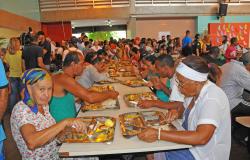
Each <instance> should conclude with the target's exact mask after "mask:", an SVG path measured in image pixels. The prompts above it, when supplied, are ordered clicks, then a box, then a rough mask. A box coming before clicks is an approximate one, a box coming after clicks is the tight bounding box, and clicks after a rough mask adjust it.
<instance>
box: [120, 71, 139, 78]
mask: <svg viewBox="0 0 250 160" xmlns="http://www.w3.org/2000/svg"><path fill="white" fill-rule="evenodd" d="M121 75H122V77H136V75H135V74H134V73H132V72H127V71H126V72H122V74H121Z"/></svg>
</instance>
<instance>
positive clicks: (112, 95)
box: [108, 91, 119, 99]
mask: <svg viewBox="0 0 250 160" xmlns="http://www.w3.org/2000/svg"><path fill="white" fill-rule="evenodd" d="M108 94H109V96H110V98H112V99H116V98H117V97H118V95H119V93H118V92H116V91H108Z"/></svg>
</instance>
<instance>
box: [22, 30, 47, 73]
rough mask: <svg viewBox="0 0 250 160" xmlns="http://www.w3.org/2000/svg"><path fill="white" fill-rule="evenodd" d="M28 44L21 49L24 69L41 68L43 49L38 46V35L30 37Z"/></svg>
mask: <svg viewBox="0 0 250 160" xmlns="http://www.w3.org/2000/svg"><path fill="white" fill-rule="evenodd" d="M30 41H31V42H30V44H28V45H25V46H24V49H23V54H22V59H23V64H24V65H25V67H24V68H25V70H27V69H31V68H43V69H45V65H44V63H43V49H42V47H40V46H38V36H37V35H34V36H32V37H31V38H30Z"/></svg>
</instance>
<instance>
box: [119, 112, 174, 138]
mask: <svg viewBox="0 0 250 160" xmlns="http://www.w3.org/2000/svg"><path fill="white" fill-rule="evenodd" d="M119 121H120V128H121V133H122V135H123V136H124V137H126V138H130V137H133V136H136V135H138V134H139V133H141V132H142V131H143V129H145V128H147V127H153V128H159V127H161V128H162V129H164V130H176V127H175V126H174V125H173V124H172V123H167V121H166V119H165V116H164V114H163V112H160V111H142V112H129V113H124V114H121V115H119Z"/></svg>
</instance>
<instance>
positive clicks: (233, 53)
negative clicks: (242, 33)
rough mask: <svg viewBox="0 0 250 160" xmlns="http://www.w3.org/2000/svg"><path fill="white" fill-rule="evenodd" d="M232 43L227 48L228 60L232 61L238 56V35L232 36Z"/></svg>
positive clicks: (226, 55)
mask: <svg viewBox="0 0 250 160" xmlns="http://www.w3.org/2000/svg"><path fill="white" fill-rule="evenodd" d="M230 42H231V45H230V46H229V47H228V48H227V50H226V54H225V57H226V62H230V61H231V59H236V56H237V50H236V46H237V45H238V40H237V38H236V37H233V38H231V40H230Z"/></svg>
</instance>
